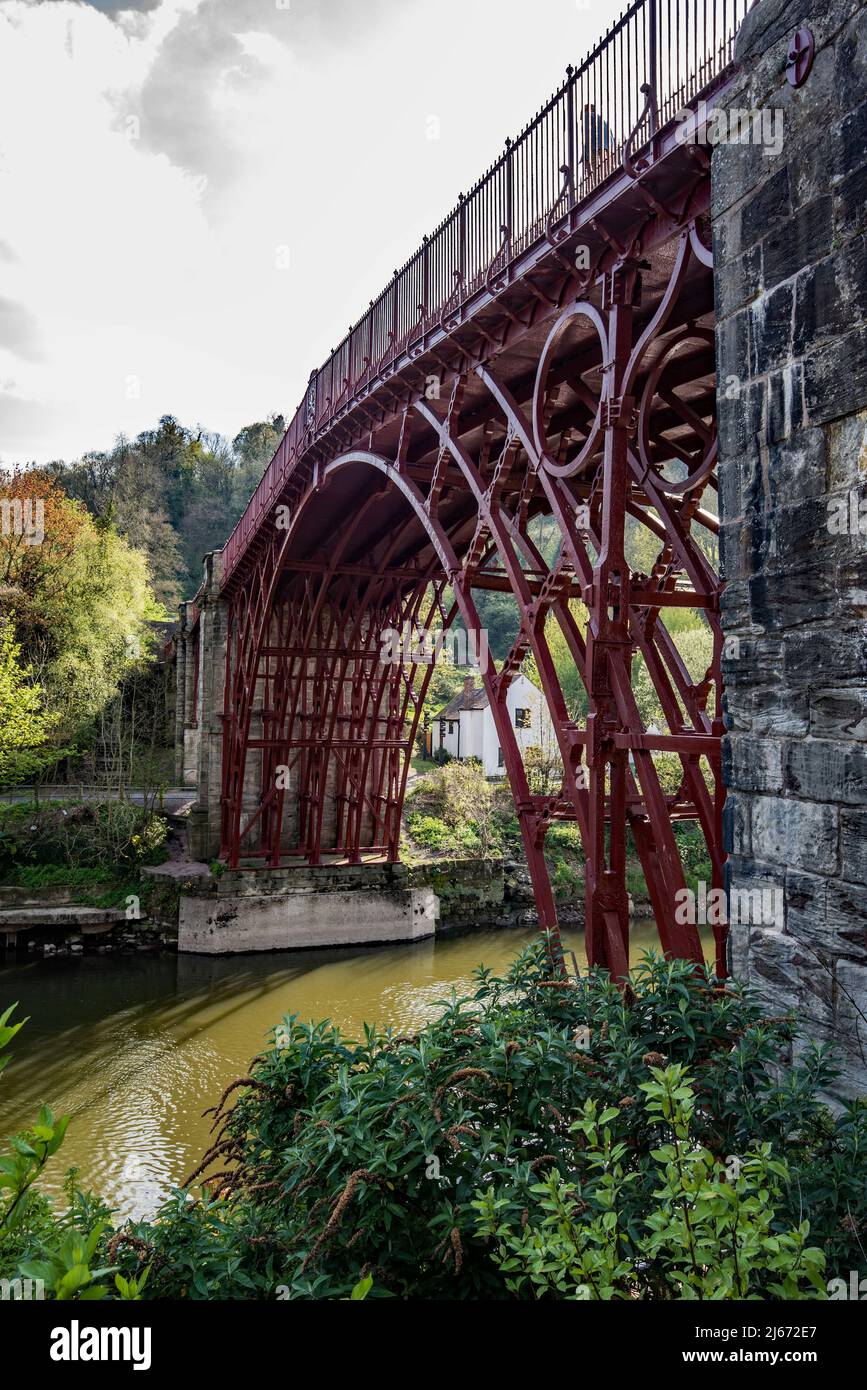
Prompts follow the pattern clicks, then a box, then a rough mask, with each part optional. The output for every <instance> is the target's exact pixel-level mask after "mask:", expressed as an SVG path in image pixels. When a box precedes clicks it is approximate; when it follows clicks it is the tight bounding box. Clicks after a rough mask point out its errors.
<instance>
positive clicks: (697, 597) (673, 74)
mask: <svg viewBox="0 0 867 1390" xmlns="http://www.w3.org/2000/svg"><path fill="white" fill-rule="evenodd" d="M745 8H746V6H745V4H744V3H743V0H736V3H735V4H734V5H732V4H731V2H729V4H728V6H723V5H722V3H721V0H719V2H718V0H640V2H639V3H636V4H634V5H632V6H631V7H630V8H629V9H628V10H627V11H626V12H625V14H624V16H623V17H622V18H621V20H620V21H619V22H618V23H617V25H615V26H614V28H613V29H612V30H611V31H610V33H609V35H608V36H607V37H606V39H605V40H604V42H603V43H602V44H600V45H599V47H598V48H597V49H595V50H594V52H593V53H592V54H591V55H590V56H589V57H588V59H587V60H586V61H585V62H584V63H583V64H582V65H581V66H580V67H579V68H578V69H577V70H575V71H573V70H571V69H570V70H569V74H568V77H567V81H566V83H565V84H564V86H563V87H562V88H561V89H560V91H559V92H557V93H556V94H555V96H554V98H552V100H551V101H550V102H549V103H548V104H547V106H545V107H543V108H542V110H541V111H540V112H539V114H538V115H537V116H536V117H535V118H534V120H533V121H532V122H531V123H530V125H529V126H528V127H527V128H526V130H525V131H524V132H523V133H522V135H521V136H520V137H519V138H518V139H517V140H516V141H514V142H509V143H508V144H507V147H506V150H505V152H504V154H503V155H502V156H501V157H500V159H499V160H498V161H496V163H495V164H494V165H493V166H492V167H491V169H490V170H489V171H488V173H487V174H486V175H485V177H484V178H483V179H482V180H481V181H480V182H479V183H478V184H477V185H476V187H475V188H474V189H473V190H472V192H471V193H470V195H469V196H468V197H466V198H462V199H461V201H460V203H459V205H458V208H457V209H456V210H455V212H454V213H453V214H452V215H451V216H450V217H449V218H447V219H446V221H445V222H444V223H443V224H442V225H441V227H440V228H439V229H438V230H437V232H436V233H435V234H434V235H433V236H432V237H430V238H427V239H426V240H425V243H424V245H423V247H422V248H421V250H420V251H419V252H418V253H417V254H416V256H415V257H413V258H412V260H411V261H409V262H408V263H407V265H406V266H405V267H404V268H403V270H402V271H400V272H399V273H398V274H396V275H395V278H394V280H393V281H392V282H391V284H390V285H389V287H388V289H387V290H386V291H385V292H384V294H383V295H382V296H381V297H380V299H379V300H378V301H377V302H376V304H374V305H373V306H372V308H371V311H370V313H369V314H368V315H367V316H366V317H365V319H364V320H362V322H361V323H360V324H358V325H357V327H356V328H354V329H353V330H352V332H351V333H350V334H349V336H348V337H347V338H346V339H345V340H344V342H343V343H342V344H341V346H340V347H339V348H338V349H337V351H336V352H335V353H334V354H332V357H331V358H330V360H329V362H328V363H326V365H325V367H323V368H322V369H321V370H320V371H319V372H318V373H314V374H313V375H312V376H311V379H310V383H309V387H308V392H307V396H306V398H305V401H304V403H303V405H302V407H301V408H300V410H299V411H298V413H297V414H296V416H295V418H294V420H293V421H292V423H291V425H290V427H289V429H288V430H287V432H286V435H285V437H284V439H283V441H282V442H281V445H280V448H279V449H278V451H277V453H276V455H275V457H274V459H273V461H272V463H271V464H270V465H269V467H268V469H267V470H266V472H265V475H264V476H263V478H262V481H261V483H260V484H259V486H258V488H257V489H256V492H255V494H254V496H253V498H252V500H251V502H250V505H249V506H248V508H247V511H246V512H245V514H244V516H243V517H242V518H241V521H240V522H239V523H238V526H237V527H236V529H235V531H234V533H233V535H232V536H231V538H230V539H229V541H228V543H227V545H226V547H225V549H224V551H223V557H222V598H223V600H224V601H225V602H226V604H227V606H228V624H229V635H228V642H227V657H226V672H225V675H226V679H225V700H224V721H225V722H224V739H223V766H222V778H223V782H222V787H223V793H222V809H223V841H222V853H223V855H224V856H225V857H226V858H227V860H228V861H229V862H230V863H231V864H232V865H240V866H251V867H254V866H257V865H258V866H263V865H267V866H271V867H273V866H278V865H281V864H285V863H287V862H293V861H294V860H297V859H299V858H300V859H301V860H303V861H306V862H308V863H310V864H318V863H321V862H322V861H323V859H324V858H328V859H332V858H334V857H338V858H342V859H345V860H347V861H348V862H350V863H358V862H360V861H361V860H362V859H363V858H364V857H365V856H382V857H385V858H386V859H387V860H389V861H394V860H396V859H397V857H398V853H399V835H400V816H401V811H402V806H403V799H404V792H405V788H406V779H407V772H408V767H409V758H410V754H411V750H412V747H413V743H414V740H415V737H416V734H417V733H418V730H419V726H420V720H421V714H422V708H423V704H424V699H425V696H426V693H427V689H428V685H429V682H430V679H431V675H432V669H433V668H432V666H431V665H430V664H429V663H426V662H425V661H424V660H423V659H421V658H422V655H423V654H418V653H417V654H414V655H413V657H412V659H411V660H409V661H404V662H399V663H396V664H393V663H390V662H389V661H386V660H383V644H384V642H385V638H386V636H387V634H388V633H389V632H390V631H397V632H400V631H403V630H404V629H405V628H406V626H407V625H408V624H409V625H417V626H420V627H430V626H443V627H446V628H447V627H449V626H450V625H451V624H452V623H453V622H455V621H459V622H460V623H461V624H462V625H463V627H464V628H465V629H466V630H467V631H468V632H470V633H478V632H479V631H480V628H481V623H480V619H479V614H478V610H477V607H476V602H475V599H474V594H475V593H478V592H479V591H484V590H486V589H494V590H498V591H500V592H506V593H510V594H511V595H512V596H513V597H514V600H515V614H516V619H515V622H516V629H517V632H516V637H515V641H514V645H513V648H512V650H511V652H510V653H509V655H508V656H507V658H506V660H505V662H504V663H503V664H502V666H501V669H500V670H499V671H496V670H494V668H493V667H491V668H490V669H488V670H486V671H484V672H483V679H484V684H485V688H486V691H487V695H488V699H489V701H490V707H491V711H492V715H493V718H494V722H495V725H496V728H497V732H498V736H499V741H500V745H501V748H502V753H503V759H504V763H505V768H506V771H507V774H508V777H509V782H510V785H511V788H512V791H513V793H514V798H515V806H516V810H517V814H518V820H519V824H520V827H521V834H522V837H523V843H524V849H525V852H526V856H527V862H528V865H529V869H530V873H531V876H532V880H533V885H534V889H535V895H536V902H537V906H538V911H539V921H540V925H541V926H542V927H543V928H544V929H547V930H551V931H556V926H557V917H556V909H555V905H554V896H553V892H552V889H551V884H550V880H549V876H548V871H547V867H546V863H545V857H544V841H545V836H546V833H547V831H548V829H549V828H550V826H551V825H552V824H553V823H555V822H556V821H559V820H570V821H575V822H577V824H578V826H579V828H580V832H581V836H582V840H583V843H584V847H585V852H586V863H587V871H586V892H585V921H586V933H587V949H588V956H589V959H590V960H591V962H593V963H596V964H602V965H605V966H607V967H608V968H609V969H610V970H611V971H612V972H613V973H614V974H616V975H618V976H620V975H622V974H624V973H625V970H626V965H627V961H628V928H629V900H628V894H627V889H626V860H627V852H628V850H629V848H630V845H631V846H632V847H633V848H634V851H635V853H636V854H637V855H638V857H639V859H640V861H641V864H642V868H643V872H644V876H645V879H646V881H647V885H648V889H649V893H650V897H651V900H652V904H653V910H654V914H655V917H656V921H657V925H658V929H659V934H660V938H661V941H662V944H663V946H664V948H665V950H666V951H667V952H668V953H669V954H671V955H675V956H680V957H684V958H687V959H692V960H695V961H699V960H700V959H701V957H702V950H701V943H700V940H699V936H698V932H697V929H696V927H695V926H691V925H689V924H685V923H683V922H681V920H680V917H681V915H682V914H680V913H678V912H677V911H676V904H677V902H678V894H679V893H680V892H681V891H682V890H683V889H684V888H685V879H684V871H683V866H682V864H681V858H680V854H679V851H678V843H677V840H676V837H675V833H674V830H673V826H674V825H675V824H676V823H677V822H679V821H689V820H691V821H695V822H697V823H698V825H699V826H700V827H701V830H702V832H703V835H704V838H705V840H706V843H707V846H708V854H709V858H710V861H711V865H712V880H713V886H714V887H721V886H722V882H723V859H724V856H723V851H722V834H721V817H722V807H723V795H724V793H723V789H722V784H721V775H720V753H719V743H720V736H721V732H722V716H721V703H720V700H721V671H720V658H721V649H722V633H721V628H720V618H719V591H720V584H719V580H718V577H717V574H716V570H715V567H714V550H715V538H716V534H717V531H718V523H717V518H716V506H715V502H714V497H715V491H716V477H715V464H716V442H715V436H716V424H715V368H714V345H713V344H714V340H713V282H712V273H711V254H710V251H709V249H708V245H707V241H708V235H707V233H708V227H707V208H708V199H709V160H708V157H707V152H706V151H705V150H704V149H702V148H701V147H700V146H698V145H694V144H689V143H686V142H685V141H684V140H683V139H682V134H681V133H680V132H681V130H682V124H683V123H682V121H681V120H680V119H678V116H679V113H681V112H682V110H683V108H685V107H686V106H687V105H688V104H690V103H692V104H693V105H694V104H695V103H696V102H697V101H698V100H699V99H702V100H704V101H708V102H710V101H712V100H713V99H714V97H715V95H716V94H717V93H718V92H719V91H720V90H721V88H722V87H723V85H724V83H725V81H726V80H727V76H728V73H729V63H730V58H731V49H732V44H733V39H734V34H735V32H736V29H737V25H738V23H739V21H740V19H741V18H742V16H743V13H744V10H745ZM543 525H544V526H547V527H549V528H551V527H553V528H554V530H555V533H556V535H557V537H558V541H559V544H558V547H557V550H556V553H552V551H551V548H550V546H545V545H543V543H542V541H541V539H540V534H541V533H540V527H541V526H543ZM647 535H649V536H650V537H652V539H653V550H654V552H655V558H654V559H653V560H652V563H647V564H646V569H647V572H642V570H641V568H640V565H639V560H638V558H637V557H638V556H640V555H641V554H643V553H647V547H646V545H644V546H643V545H642V544H641V538H642V537H646V536H647ZM546 557H547V558H546ZM685 606H686V607H692V608H695V609H698V610H700V612H701V613H702V614H703V616H704V619H705V621H706V623H707V626H708V628H709V630H710V632H711V633H712V634H713V658H712V660H711V662H710V665H709V667H708V669H707V671H706V672H702V673H700V675H699V677H698V679H696V678H695V676H694V675H691V674H690V672H689V671H688V670H687V668H686V665H685V663H684V661H683V659H682V657H681V655H680V652H679V650H678V647H677V645H676V643H675V642H674V640H673V638H672V635H671V630H670V627H669V626H667V625H666V622H665V615H666V613H669V612H670V611H671V610H674V609H677V608H679V607H685ZM555 631H556V632H558V633H559V635H560V640H562V641H565V643H566V646H567V648H568V650H569V652H570V653H571V656H572V658H573V660H574V662H575V664H576V667H577V669H578V671H579V673H580V676H581V680H582V683H583V686H584V689H585V691H586V712H585V713H584V714H582V713H581V711H579V710H578V709H577V708H570V707H569V706H568V704H567V701H566V698H565V696H564V693H563V689H562V687H561V684H560V681H559V680H558V676H557V669H556V665H555V661H554V658H553V655H552V641H553V640H554V634H555ZM636 654H640V655H641V656H642V658H643V660H644V663H645V666H646V669H647V672H648V673H649V676H650V679H651V681H652V683H653V686H654V688H655V690H656V693H657V696H658V699H659V702H660V705H661V708H662V710H663V713H664V717H665V722H666V724H667V729H666V730H665V731H663V732H660V731H657V730H655V729H647V728H645V726H644V723H643V721H642V718H641V714H640V711H639V707H638V703H637V701H636V696H635V692H634V690H633V665H634V660H635V657H636ZM529 655H532V657H533V658H534V660H535V665H536V669H537V670H538V673H539V677H540V680H541V684H542V688H543V692H544V696H545V700H546V703H547V708H548V711H549V713H550V716H551V720H552V725H553V729H554V732H555V735H556V739H557V745H558V749H559V754H560V760H561V763H562V770H563V771H562V785H561V786H560V788H559V790H558V791H557V793H556V794H553V795H552V794H550V793H549V792H547V791H546V792H545V793H544V794H540V793H538V792H536V791H534V790H533V789H532V787H531V785H530V781H529V779H528V776H527V772H526V770H525V766H524V763H523V760H522V755H521V752H520V748H519V745H518V742H517V740H516V736H515V731H514V729H513V728H512V725H511V721H510V717H509V711H508V707H507V703H506V701H507V695H508V690H509V686H510V684H511V682H512V680H513V679H514V676H515V674H516V673H517V671H518V670H519V669H520V667H521V664H522V662H523V661H524V660H525V658H526V657H527V656H529ZM659 753H669V754H673V755H675V757H676V759H677V760H679V763H680V769H681V772H680V782H679V786H678V787H677V789H676V790H675V791H673V792H672V791H671V790H670V789H669V790H668V791H665V790H664V789H663V786H662V784H661V782H660V776H659V768H658V763H657V760H656V758H655V756H654V755H657V754H659ZM717 968H718V971H719V972H720V974H725V933H724V929H722V928H718V929H717Z"/></svg>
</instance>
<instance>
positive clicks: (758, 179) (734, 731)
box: [712, 0, 867, 1094]
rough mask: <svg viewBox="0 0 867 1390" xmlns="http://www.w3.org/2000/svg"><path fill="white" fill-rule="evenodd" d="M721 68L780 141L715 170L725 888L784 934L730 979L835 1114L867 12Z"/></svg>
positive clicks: (739, 928) (846, 1020) (863, 667)
mask: <svg viewBox="0 0 867 1390" xmlns="http://www.w3.org/2000/svg"><path fill="white" fill-rule="evenodd" d="M803 23H806V24H808V25H809V26H810V28H811V29H812V31H813V34H814V37H815V45H816V54H815V62H814V65H813V69H812V71H811V73H810V75H809V76H808V78H807V80H806V82H805V84H804V85H803V86H801V87H800V88H798V89H795V88H793V87H792V86H790V85H789V84H788V83H787V81H786V74H785V68H786V61H787V55H788V51H789V44H790V41H791V39H792V36H793V35H794V33H795V31H796V30H797V29H798V27H799V26H800V25H801V24H803ZM736 58H737V60H738V63H739V76H738V79H737V81H736V85H735V89H734V91H733V92H732V93H731V94H730V95H728V96H727V98H726V103H725V104H726V108H727V109H728V110H729V111H731V110H733V109H740V110H743V109H749V110H756V109H757V108H758V109H770V110H780V111H781V112H782V113H783V132H784V134H783V141H782V149H781V150H780V151H779V153H778V154H776V155H773V154H769V153H766V152H765V150H764V149H763V148H762V147H761V146H760V145H757V144H725V143H723V144H719V145H717V146H716V148H715V149H714V153H713V161H712V178H713V202H712V212H713V229H714V255H715V267H716V298H717V305H716V307H717V372H718V393H719V395H718V410H719V427H720V508H721V515H722V521H723V525H722V536H721V561H722V568H723V574H724V577H725V579H726V582H727V587H726V591H725V594H724V598H723V620H724V626H725V630H726V634H727V640H726V652H725V658H724V674H725V679H726V684H727V702H726V722H727V727H728V730H729V733H728V735H727V738H726V740H725V767H726V776H727V781H728V784H729V787H730V794H729V803H728V809H727V817H726V822H727V826H726V833H727V840H728V843H727V849H728V850H729V853H730V855H731V859H730V868H729V872H730V886H731V887H732V888H733V889H734V888H740V889H741V890H743V889H748V888H756V887H762V888H770V889H779V890H781V892H782V904H783V913H782V918H781V919H780V920H777V921H775V922H774V923H773V924H766V925H764V924H761V923H758V924H757V923H755V922H753V923H752V924H749V925H747V924H744V925H733V927H732V944H731V954H732V965H733V969H734V973H735V975H736V976H737V977H739V978H741V979H742V980H745V981H747V982H749V983H750V984H751V985H753V986H756V987H758V988H759V989H760V990H761V992H762V993H763V995H764V996H765V998H766V999H767V1001H768V1003H769V1005H770V1007H771V1009H772V1010H773V1011H775V1012H789V1011H795V1012H797V1014H798V1015H799V1016H800V1018H801V1021H802V1023H803V1024H804V1027H805V1030H806V1035H807V1039H806V1040H807V1041H809V1039H811V1038H812V1039H817V1040H821V1041H827V1040H832V1039H836V1040H837V1041H838V1042H840V1043H841V1044H842V1046H843V1049H844V1061H845V1069H844V1074H843V1076H842V1078H841V1082H840V1086H839V1090H840V1093H841V1094H846V1093H853V1092H856V1091H861V1092H864V1091H865V1090H867V628H865V613H867V501H865V499H867V238H865V230H867V9H865V6H864V4H863V3H856V2H853V0H822V3H821V4H820V3H817V2H816V0H794V2H792V0H788V3H787V2H786V0H760V3H759V4H758V5H757V6H756V7H755V8H754V9H753V10H752V11H751V12H750V14H749V15H748V16H747V19H746V20H745V22H744V25H743V27H742V29H741V33H740V35H739V38H738V44H737V49H736ZM859 507H860V509H861V518H862V519H861V521H860V526H859V524H858V523H859ZM799 1046H800V1047H803V1046H804V1043H801V1044H799Z"/></svg>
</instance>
